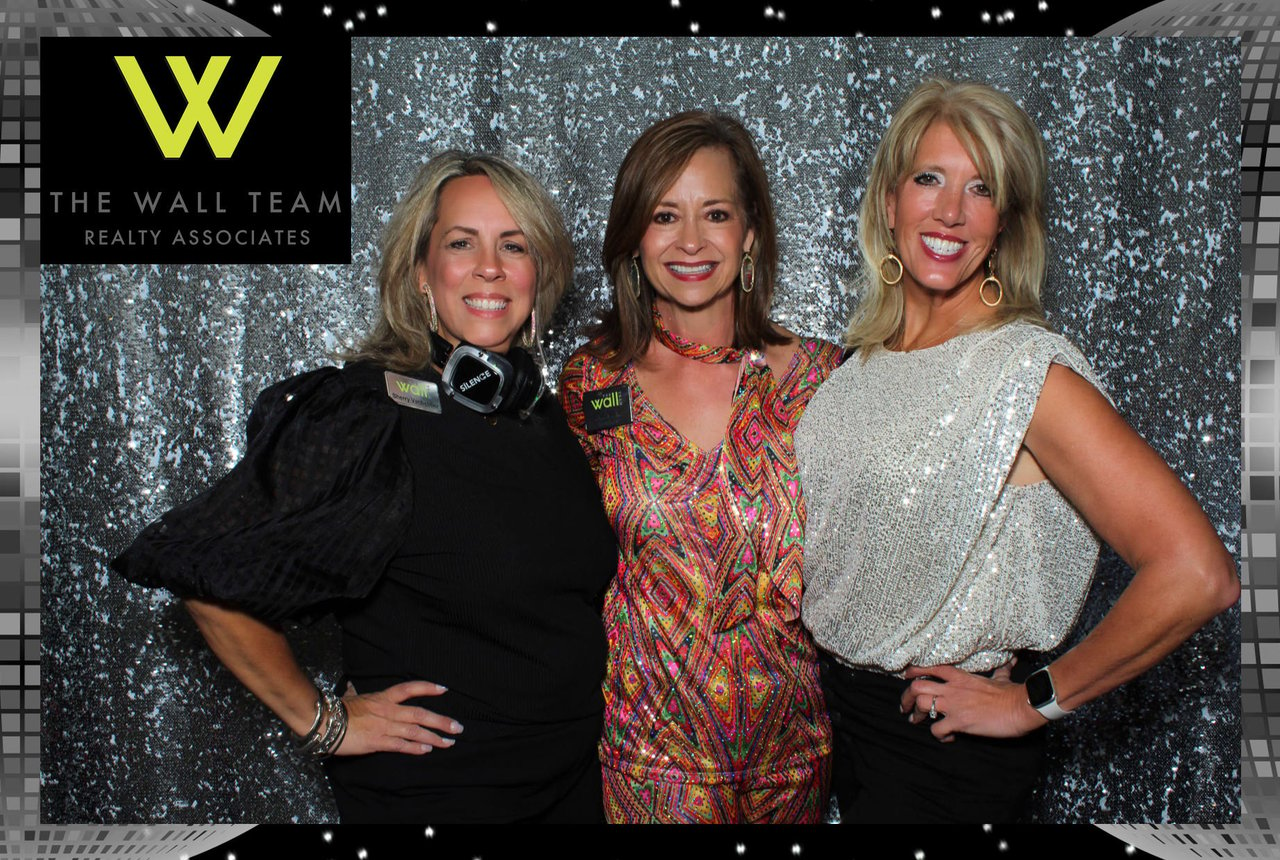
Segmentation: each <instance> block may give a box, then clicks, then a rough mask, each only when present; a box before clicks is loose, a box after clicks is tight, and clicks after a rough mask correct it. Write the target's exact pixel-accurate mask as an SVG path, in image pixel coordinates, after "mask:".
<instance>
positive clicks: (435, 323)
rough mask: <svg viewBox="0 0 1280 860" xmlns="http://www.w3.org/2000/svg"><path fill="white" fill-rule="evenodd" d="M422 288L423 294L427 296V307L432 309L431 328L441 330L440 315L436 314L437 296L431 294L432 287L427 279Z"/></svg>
mask: <svg viewBox="0 0 1280 860" xmlns="http://www.w3.org/2000/svg"><path fill="white" fill-rule="evenodd" d="M421 289H422V292H423V295H425V296H426V297H427V308H428V309H429V310H430V311H431V330H432V331H439V330H440V317H439V316H438V315H437V314H436V299H435V296H433V295H431V287H429V286H428V285H427V283H426V282H425V281H423V283H422V287H421Z"/></svg>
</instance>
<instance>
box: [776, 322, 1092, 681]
mask: <svg viewBox="0 0 1280 860" xmlns="http://www.w3.org/2000/svg"><path fill="white" fill-rule="evenodd" d="M1055 361H1056V362H1058V363H1060V364H1064V365H1066V366H1067V367H1069V368H1071V369H1072V370H1074V371H1076V372H1077V373H1079V374H1080V375H1081V376H1083V377H1085V378H1086V379H1088V380H1089V381H1090V382H1092V383H1093V384H1094V385H1095V386H1098V387H1100V385H1099V383H1098V381H1097V379H1096V377H1095V376H1094V375H1093V372H1092V371H1091V370H1090V369H1089V365H1088V362H1087V361H1085V359H1084V356H1082V355H1081V354H1080V352H1079V351H1078V350H1077V349H1076V348H1075V347H1074V346H1072V345H1071V344H1070V343H1068V342H1067V341H1066V340H1065V339H1064V338H1063V337H1061V336H1060V335H1057V334H1053V333H1052V332H1047V331H1045V330H1044V329H1042V328H1039V327H1037V326H1033V325H1030V324H1027V323H1010V324H1008V325H1004V326H1001V327H1000V328H998V329H995V330H989V331H978V332H971V333H969V334H966V335H962V336H959V337H954V338H952V339H951V340H949V341H947V342H945V343H943V344H940V345H938V346H935V347H932V348H929V349H922V350H917V351H914V352H889V351H887V350H878V351H877V352H875V353H874V354H872V355H871V356H870V357H869V358H868V360H867V361H866V362H865V363H863V362H862V361H861V360H859V359H858V358H857V357H856V356H855V357H854V358H853V359H851V360H849V361H847V362H845V364H844V365H843V366H842V367H841V368H840V369H839V370H837V371H836V372H835V373H834V374H833V375H832V376H831V378H830V379H829V380H827V382H826V384H825V385H823V387H822V388H820V389H819V390H818V393H817V394H816V395H814V399H813V402H812V404H811V405H810V407H809V411H808V412H807V413H806V414H805V416H804V417H803V418H802V419H801V423H800V427H799V429H797V431H796V453H797V455H798V456H799V458H800V469H801V472H800V476H801V482H802V485H803V487H804V494H805V499H806V502H807V504H808V510H809V520H808V526H807V529H806V534H805V565H804V572H805V577H804V578H805V592H804V620H805V624H806V625H808V627H809V629H810V630H811V631H812V632H813V634H814V639H815V640H816V641H817V642H818V644H819V645H821V646H822V647H824V648H826V649H827V650H828V651H831V652H833V653H834V654H836V655H837V656H838V657H839V658H840V659H841V661H842V662H844V663H846V664H848V665H850V666H856V667H859V668H866V669H883V670H885V671H888V672H895V673H896V672H901V671H903V670H904V669H906V667H907V666H910V665H917V666H934V665H939V664H943V663H955V664H958V665H959V666H960V668H962V669H965V670H966V671H970V672H984V671H987V670H989V669H994V668H995V667H997V666H1000V665H1002V664H1004V663H1007V662H1008V661H1009V659H1010V658H1011V657H1013V652H1015V651H1018V650H1020V649H1024V648H1030V649H1034V650H1037V651H1046V650H1048V649H1050V648H1053V647H1054V646H1056V645H1057V644H1058V643H1059V642H1061V641H1062V638H1063V637H1064V636H1066V634H1067V633H1068V632H1069V631H1070V630H1071V625H1072V624H1073V623H1074V622H1075V619H1076V615H1077V614H1078V613H1079V611H1080V607H1081V606H1082V605H1083V604H1084V599H1085V594H1086V592H1087V591H1088V588H1089V582H1090V580H1091V579H1093V569H1094V564H1095V563H1096V562H1097V559H1098V541H1097V539H1096V538H1095V537H1094V536H1093V533H1092V532H1091V531H1090V530H1089V527H1088V526H1087V525H1085V523H1084V522H1083V521H1082V520H1081V519H1080V517H1079V516H1078V515H1077V514H1076V512H1075V510H1074V509H1073V508H1072V507H1071V505H1070V503H1068V502H1067V500H1066V499H1064V498H1063V497H1062V495H1061V494H1060V493H1058V491H1057V490H1056V489H1055V488H1054V487H1053V485H1052V484H1050V483H1049V482H1047V481H1042V482H1040V483H1038V484H1032V485H1028V486H1013V485H1009V484H1006V483H1005V479H1006V477H1007V476H1008V474H1009V470H1010V469H1011V468H1012V466H1013V460H1014V458H1015V457H1016V456H1017V454H1018V450H1019V448H1020V447H1021V446H1022V438H1023V436H1024V435H1025V434H1026V431H1027V426H1028V425H1029V424H1030V423H1031V415H1032V413H1033V412H1034V411H1035V407H1036V401H1037V399H1038V398H1039V396H1040V388H1041V386H1042V385H1043V383H1044V378H1045V373H1046V372H1047V371H1048V369H1049V364H1050V363H1051V362H1055Z"/></svg>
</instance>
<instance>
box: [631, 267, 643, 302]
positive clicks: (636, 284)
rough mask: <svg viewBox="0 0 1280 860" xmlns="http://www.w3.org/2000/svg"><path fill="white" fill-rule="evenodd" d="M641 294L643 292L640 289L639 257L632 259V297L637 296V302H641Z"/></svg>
mask: <svg viewBox="0 0 1280 860" xmlns="http://www.w3.org/2000/svg"><path fill="white" fill-rule="evenodd" d="M640 292H641V288H640V258H639V257H632V258H631V295H633V296H635V297H636V300H637V301H639V299H640Z"/></svg>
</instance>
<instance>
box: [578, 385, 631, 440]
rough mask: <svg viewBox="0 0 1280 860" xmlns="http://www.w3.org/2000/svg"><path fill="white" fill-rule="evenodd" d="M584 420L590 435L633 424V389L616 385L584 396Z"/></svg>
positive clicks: (589, 392)
mask: <svg viewBox="0 0 1280 860" xmlns="http://www.w3.org/2000/svg"><path fill="white" fill-rule="evenodd" d="M582 418H583V423H584V424H586V426H587V432H588V433H599V432H600V431H601V430H608V429H609V428H610V427H621V426H622V425H623V424H630V423H631V389H630V388H628V387H627V386H626V385H614V386H611V387H609V388H601V389H599V390H598V391H587V392H585V393H584V394H583V395H582Z"/></svg>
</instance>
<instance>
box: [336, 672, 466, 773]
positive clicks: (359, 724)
mask: <svg viewBox="0 0 1280 860" xmlns="http://www.w3.org/2000/svg"><path fill="white" fill-rule="evenodd" d="M444 691H445V688H444V687H442V686H441V685H439V684H433V683H431V682H430V681H405V682H403V683H400V684H395V685H394V686H391V687H387V688H386V689H385V690H379V691H378V692H376V693H364V694H357V693H356V692H355V691H354V690H351V691H349V692H348V693H347V694H346V695H345V696H343V697H342V701H343V702H344V703H345V704H346V706H347V734H346V736H345V737H344V738H343V739H342V744H341V745H340V746H339V747H338V749H337V751H336V752H334V755H365V754H366V753H371V752H399V753H406V754H408V755H423V754H425V753H429V752H431V750H433V749H435V748H436V747H445V748H448V747H451V746H453V744H454V739H453V738H449V737H444V736H443V735H442V734H440V733H442V732H447V733H449V734H452V735H456V734H458V733H460V732H461V731H462V724H461V723H459V722H458V721H457V720H455V719H453V718H452V717H446V716H444V715H443V714H437V713H436V712H435V711H428V710H427V709H426V708H419V707H415V706H413V705H403V704H401V702H404V701H405V700H407V699H416V698H418V697H420V696H438V695H440V694H441V693H443V692H444Z"/></svg>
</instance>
